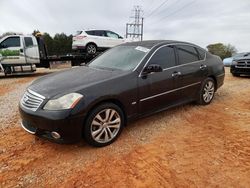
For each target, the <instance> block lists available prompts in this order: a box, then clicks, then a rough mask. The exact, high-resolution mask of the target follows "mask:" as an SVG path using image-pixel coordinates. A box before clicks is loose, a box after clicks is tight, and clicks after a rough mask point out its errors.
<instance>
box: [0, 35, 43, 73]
mask: <svg viewBox="0 0 250 188" xmlns="http://www.w3.org/2000/svg"><path fill="white" fill-rule="evenodd" d="M39 63H40V55H39V48H38V43H37V39H36V37H34V36H32V35H10V36H6V37H4V38H2V39H1V40H0V71H1V72H4V73H5V75H6V74H13V73H20V72H22V73H24V72H34V71H36V65H37V64H39Z"/></svg>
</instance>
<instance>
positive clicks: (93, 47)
mask: <svg viewBox="0 0 250 188" xmlns="http://www.w3.org/2000/svg"><path fill="white" fill-rule="evenodd" d="M86 51H87V53H88V54H89V55H95V54H96V52H97V46H96V45H95V44H93V43H90V44H88V45H87V46H86Z"/></svg>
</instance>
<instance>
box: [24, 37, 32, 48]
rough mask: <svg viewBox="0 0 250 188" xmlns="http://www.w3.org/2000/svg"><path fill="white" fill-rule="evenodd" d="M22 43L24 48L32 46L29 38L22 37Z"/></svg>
mask: <svg viewBox="0 0 250 188" xmlns="http://www.w3.org/2000/svg"><path fill="white" fill-rule="evenodd" d="M24 42H25V46H26V47H30V46H33V41H32V38H31V37H24Z"/></svg>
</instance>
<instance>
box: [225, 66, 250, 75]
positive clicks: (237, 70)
mask: <svg viewBox="0 0 250 188" xmlns="http://www.w3.org/2000/svg"><path fill="white" fill-rule="evenodd" d="M230 72H231V73H232V74H244V75H250V68H238V67H236V66H235V65H231V67H230Z"/></svg>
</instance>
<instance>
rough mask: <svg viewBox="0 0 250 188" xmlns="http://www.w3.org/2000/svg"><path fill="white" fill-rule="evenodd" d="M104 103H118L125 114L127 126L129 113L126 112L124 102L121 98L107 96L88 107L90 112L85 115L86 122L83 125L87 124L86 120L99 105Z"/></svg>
mask: <svg viewBox="0 0 250 188" xmlns="http://www.w3.org/2000/svg"><path fill="white" fill-rule="evenodd" d="M104 103H113V104H115V105H117V106H118V107H119V108H120V109H121V110H122V112H123V115H124V120H125V123H124V125H125V126H126V124H127V114H126V110H125V106H124V105H123V103H122V102H121V101H120V100H119V99H116V98H107V99H102V100H100V101H98V102H96V103H94V104H93V105H92V106H91V107H90V108H89V109H88V112H87V113H86V116H85V119H84V123H83V126H84V125H85V123H86V120H87V118H88V116H89V115H90V113H91V112H92V111H93V110H94V109H95V108H96V107H97V106H99V105H101V104H104Z"/></svg>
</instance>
